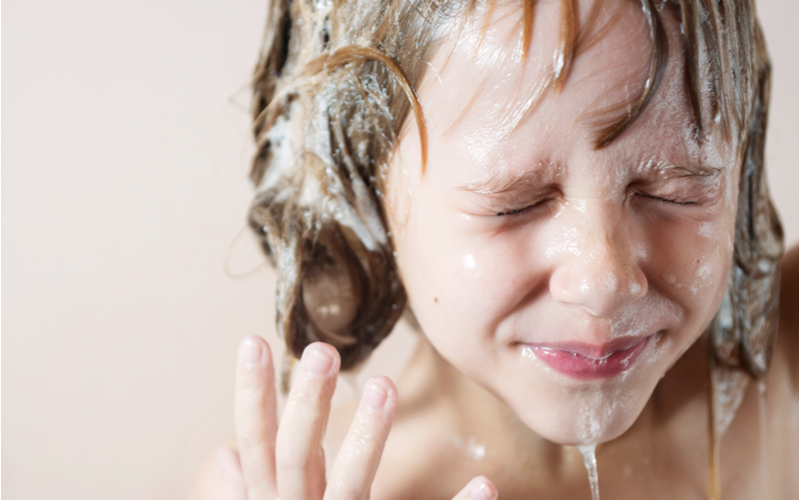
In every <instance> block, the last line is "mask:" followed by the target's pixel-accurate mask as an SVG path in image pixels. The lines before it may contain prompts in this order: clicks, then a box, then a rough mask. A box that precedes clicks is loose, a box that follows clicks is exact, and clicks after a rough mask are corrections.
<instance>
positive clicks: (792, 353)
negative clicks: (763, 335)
mask: <svg viewBox="0 0 800 500" xmlns="http://www.w3.org/2000/svg"><path fill="white" fill-rule="evenodd" d="M798 337H800V332H799V331H798V246H797V245H795V246H793V247H792V248H790V249H789V250H787V251H786V253H785V254H784V255H783V258H782V259H781V288H780V321H779V323H778V340H777V345H776V349H777V352H776V354H777V355H778V356H780V357H781V358H783V359H785V360H786V363H787V365H788V369H789V373H790V375H791V377H792V387H793V389H794V393H795V394H797V375H798V373H797V370H798Z"/></svg>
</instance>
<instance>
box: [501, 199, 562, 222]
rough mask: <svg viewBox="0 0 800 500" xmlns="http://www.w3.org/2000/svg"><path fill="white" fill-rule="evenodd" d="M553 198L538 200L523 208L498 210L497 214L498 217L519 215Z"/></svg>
mask: <svg viewBox="0 0 800 500" xmlns="http://www.w3.org/2000/svg"><path fill="white" fill-rule="evenodd" d="M551 199H552V198H547V199H545V200H541V201H537V202H536V203H532V204H530V205H528V206H527V207H523V208H513V209H511V210H505V211H503V212H497V214H496V215H497V217H505V216H513V215H519V214H521V213H523V212H527V211H528V210H530V209H532V208H537V207H540V206H542V205H545V204H546V203H547V202H549V201H550V200H551Z"/></svg>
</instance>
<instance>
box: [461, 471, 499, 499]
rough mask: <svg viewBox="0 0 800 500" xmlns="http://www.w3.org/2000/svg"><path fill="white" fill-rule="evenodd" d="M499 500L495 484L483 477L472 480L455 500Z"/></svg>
mask: <svg viewBox="0 0 800 500" xmlns="http://www.w3.org/2000/svg"><path fill="white" fill-rule="evenodd" d="M495 498H497V488H495V486H494V484H493V483H492V482H491V481H489V480H488V479H486V478H485V477H483V476H478V477H474V478H472V480H471V481H470V482H469V483H467V485H466V486H464V489H462V490H461V491H459V492H458V494H457V495H456V496H454V497H453V500H494V499H495Z"/></svg>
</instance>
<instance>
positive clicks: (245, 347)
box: [239, 337, 262, 368]
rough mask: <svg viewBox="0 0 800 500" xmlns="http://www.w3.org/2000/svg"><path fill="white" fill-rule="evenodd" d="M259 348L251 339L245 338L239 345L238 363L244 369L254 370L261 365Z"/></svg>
mask: <svg viewBox="0 0 800 500" xmlns="http://www.w3.org/2000/svg"><path fill="white" fill-rule="evenodd" d="M261 350H262V349H261V346H260V345H259V343H258V342H256V340H255V339H254V338H252V337H245V338H244V339H243V340H242V342H241V343H240V344H239V363H241V364H242V365H243V366H244V367H245V368H255V367H256V366H258V365H259V364H260V363H261V354H262V353H261Z"/></svg>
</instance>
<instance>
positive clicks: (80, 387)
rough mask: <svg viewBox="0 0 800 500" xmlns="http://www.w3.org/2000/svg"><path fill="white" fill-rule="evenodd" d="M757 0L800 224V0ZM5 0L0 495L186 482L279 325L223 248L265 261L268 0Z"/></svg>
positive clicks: (786, 206) (775, 166)
mask: <svg viewBox="0 0 800 500" xmlns="http://www.w3.org/2000/svg"><path fill="white" fill-rule="evenodd" d="M759 5H760V8H761V14H762V20H763V22H764V24H765V26H766V32H767V39H768V41H769V45H770V49H771V52H772V55H773V59H774V65H775V73H774V74H775V78H776V82H775V85H774V89H773V96H774V99H773V108H772V118H773V121H772V125H771V132H770V134H771V135H770V138H769V143H768V147H769V151H768V154H767V158H768V161H769V166H770V172H769V174H770V180H771V186H772V189H773V192H774V194H775V196H774V197H775V199H776V201H777V205H778V207H779V211H780V212H781V213H782V214H783V218H784V221H785V225H786V231H787V235H788V240H789V241H792V242H794V241H796V240H797V235H798V205H797V203H798V202H797V199H798V147H797V144H798V143H797V138H798V118H797V116H798V101H797V98H798V69H797V63H798V38H797V33H798V6H797V2H796V1H794V0H786V1H780V0H762V1H760V4H759ZM2 13H3V16H2V61H3V68H2V69H3V71H2V75H3V78H2V85H3V90H4V92H3V97H4V98H5V99H4V102H3V104H4V108H3V110H2V146H3V149H2V162H3V167H4V168H3V172H2V173H3V176H2V181H3V183H2V229H3V233H2V238H3V239H2V269H3V275H2V278H3V279H2V292H3V293H2V313H3V315H2V333H3V336H2V410H3V412H2V494H3V498H4V499H7V500H16V499H30V500H51V499H52V500H55V499H59V500H71V499H75V500H77V499H81V500H87V499H104V500H106V499H109V498H114V499H155V498H163V499H177V498H182V497H183V496H184V495H185V492H186V491H187V489H188V487H189V485H190V483H191V481H192V476H193V474H194V472H195V471H196V469H197V468H198V466H199V464H200V462H201V460H202V459H203V458H204V457H205V456H206V455H207V454H208V453H209V452H211V451H212V450H213V449H214V446H215V445H216V444H217V443H220V442H222V441H223V440H225V439H226V438H228V437H229V436H230V435H231V433H232V416H231V406H232V400H233V397H232V383H233V376H232V368H233V363H234V357H235V346H236V344H237V342H238V340H239V339H240V338H241V337H242V336H244V335H247V334H262V335H265V336H266V337H267V338H269V339H271V338H273V336H274V329H273V326H272V324H273V305H272V304H273V301H272V295H273V290H274V277H273V275H272V274H271V272H270V271H268V270H266V269H265V268H263V267H262V268H261V269H260V270H257V271H256V272H255V273H253V274H252V275H250V276H249V277H247V278H243V279H238V280H235V279H231V278H230V277H228V276H227V275H226V273H225V272H224V264H223V263H224V261H225V258H226V255H229V256H230V265H229V267H230V268H231V270H232V271H233V272H234V273H242V272H245V271H247V270H250V269H252V268H254V267H256V266H258V264H259V262H261V260H262V259H261V257H260V256H259V254H258V253H257V252H256V251H255V247H254V245H253V244H252V241H251V239H250V238H249V235H248V234H246V233H242V235H241V237H239V238H237V234H239V233H240V230H241V229H242V228H243V227H244V222H243V221H244V214H245V212H246V208H247V205H248V203H249V201H250V195H251V189H250V187H249V185H248V183H247V182H246V180H245V179H246V172H247V166H248V161H249V156H250V154H251V151H252V149H251V146H250V142H249V138H248V136H247V128H248V114H247V112H246V109H247V106H248V93H247V90H246V86H247V82H248V76H249V73H250V69H251V67H252V65H253V63H254V60H255V55H256V49H257V47H258V45H259V40H260V36H261V27H262V22H263V19H264V15H265V6H264V4H263V1H262V0H243V1H241V2H222V1H217V0H195V1H193V2H188V1H184V2H180V1H176V0H166V1H165V0H139V1H137V2H100V1H92V0H70V1H69V2H64V1H60V2H56V1H53V0H38V1H23V0H7V1H5V2H4V3H3V12H2ZM407 335H408V334H407ZM410 345H411V343H410V342H409V341H408V338H405V339H404V338H401V336H398V335H393V336H392V337H391V338H390V344H389V345H387V346H384V347H383V348H382V352H381V354H380V355H381V356H383V358H382V359H383V360H386V363H387V364H374V363H373V364H372V365H371V368H369V369H368V371H369V372H371V373H377V372H382V373H389V374H391V373H392V372H393V371H394V370H395V367H396V366H398V365H399V364H400V363H402V360H403V359H404V358H405V356H406V355H407V353H408V351H409V349H410ZM362 378H363V377H362ZM342 385H343V386H344V387H345V392H347V391H349V390H350V389H349V388H348V385H347V384H342ZM340 397H341V396H340ZM345 397H346V396H345Z"/></svg>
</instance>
